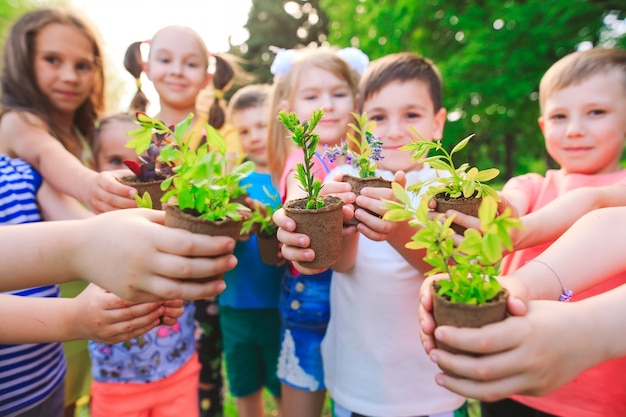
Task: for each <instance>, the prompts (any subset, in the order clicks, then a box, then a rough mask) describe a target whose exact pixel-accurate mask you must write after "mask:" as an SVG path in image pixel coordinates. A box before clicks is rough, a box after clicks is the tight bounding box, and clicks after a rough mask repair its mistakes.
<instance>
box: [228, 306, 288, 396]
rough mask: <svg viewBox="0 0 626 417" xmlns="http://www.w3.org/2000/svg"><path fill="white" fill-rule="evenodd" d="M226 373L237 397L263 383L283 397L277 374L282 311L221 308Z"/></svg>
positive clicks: (249, 392)
mask: <svg viewBox="0 0 626 417" xmlns="http://www.w3.org/2000/svg"><path fill="white" fill-rule="evenodd" d="M220 326H221V328H222V338H223V343H224V357H225V362H226V375H227V378H228V385H229V388H230V392H231V393H232V395H233V396H234V397H246V396H248V395H250V394H253V393H254V392H256V391H258V390H259V389H261V388H263V387H264V386H265V387H267V389H268V390H269V391H270V392H271V393H272V394H273V395H274V396H275V397H280V382H279V381H278V378H277V377H276V367H277V365H278V353H279V350H280V312H279V310H278V308H275V309H273V308H272V309H239V308H230V307H220Z"/></svg>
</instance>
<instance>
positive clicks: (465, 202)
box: [435, 194, 483, 235]
mask: <svg viewBox="0 0 626 417" xmlns="http://www.w3.org/2000/svg"><path fill="white" fill-rule="evenodd" d="M435 201H436V202H437V208H436V209H435V211H436V212H438V213H445V212H446V211H448V210H456V211H458V212H461V213H464V214H468V215H470V216H473V217H478V209H479V208H480V203H482V201H483V199H482V197H478V198H477V197H471V198H465V197H458V198H450V197H449V196H448V195H446V194H437V195H436V196H435ZM451 227H452V230H454V231H455V232H456V233H458V234H460V235H463V233H464V232H465V229H466V228H465V227H463V226H461V225H458V224H456V223H452V225H451Z"/></svg>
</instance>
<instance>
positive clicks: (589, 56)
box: [539, 47, 626, 109]
mask: <svg viewBox="0 0 626 417" xmlns="http://www.w3.org/2000/svg"><path fill="white" fill-rule="evenodd" d="M612 69H618V70H620V71H621V72H622V74H623V77H622V81H623V83H622V89H623V92H624V94H626V51H625V50H623V49H620V48H601V47H598V48H592V49H588V50H586V51H578V52H572V53H571V54H569V55H566V56H565V57H563V58H561V59H560V60H558V61H557V62H555V63H554V64H553V65H552V66H551V67H550V68H549V69H548V71H546V73H545V74H544V75H543V77H542V78H541V83H540V84H539V107H540V108H541V109H543V107H544V106H545V103H546V100H547V99H548V98H549V97H550V96H551V95H552V94H554V93H556V92H557V91H559V90H562V89H564V88H566V87H569V86H571V85H574V84H577V83H580V82H582V81H584V80H586V79H587V78H589V77H591V76H593V75H596V74H599V73H606V72H608V71H611V70H612Z"/></svg>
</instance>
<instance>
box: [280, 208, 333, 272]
mask: <svg viewBox="0 0 626 417" xmlns="http://www.w3.org/2000/svg"><path fill="white" fill-rule="evenodd" d="M306 202H307V199H306V198H300V199H297V200H290V201H287V202H286V203H285V204H284V205H283V208H284V210H285V213H286V214H287V216H289V217H291V218H292V219H293V220H294V221H295V222H296V233H302V234H305V235H308V236H309V238H310V240H311V246H310V247H311V249H313V250H314V251H315V259H313V260H312V261H308V262H300V263H301V264H302V265H303V266H306V267H309V268H328V267H330V266H331V265H333V264H335V263H336V262H337V261H338V260H339V256H340V255H341V240H342V237H341V232H342V228H343V210H342V207H343V201H342V200H341V199H340V198H339V197H332V196H326V197H324V202H325V204H324V207H322V208H321V209H317V210H307V209H306Z"/></svg>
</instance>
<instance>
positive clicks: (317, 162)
mask: <svg viewBox="0 0 626 417" xmlns="http://www.w3.org/2000/svg"><path fill="white" fill-rule="evenodd" d="M298 163H301V164H302V163H304V152H302V150H301V149H296V150H294V151H293V152H291V153H290V154H289V156H288V157H287V161H286V162H285V168H284V169H283V173H282V175H281V176H280V182H279V185H278V191H279V192H280V197H281V199H282V201H283V203H284V202H285V198H286V197H287V178H288V177H289V175H291V172H292V171H295V170H296V166H297V165H298ZM336 166H337V164H336V163H330V162H328V161H327V160H325V159H323V158H322V157H321V155H319V154H318V153H317V152H316V153H315V157H314V158H313V169H312V171H313V173H314V175H315V178H319V179H320V180H322V181H324V178H326V174H328V173H329V172H330V170H331V169H333V168H335V167H336Z"/></svg>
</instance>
